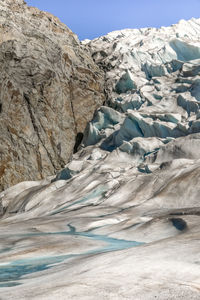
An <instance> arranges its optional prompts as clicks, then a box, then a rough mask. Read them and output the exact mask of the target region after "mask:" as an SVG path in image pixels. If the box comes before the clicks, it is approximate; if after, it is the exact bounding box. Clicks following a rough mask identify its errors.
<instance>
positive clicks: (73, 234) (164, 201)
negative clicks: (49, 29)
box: [0, 19, 200, 300]
mask: <svg viewBox="0 0 200 300" xmlns="http://www.w3.org/2000/svg"><path fill="white" fill-rule="evenodd" d="M199 34H200V19H191V20H189V21H184V20H181V21H180V22H179V23H178V24H176V25H173V26H171V27H168V28H165V27H162V28H160V29H156V28H143V29H133V30H132V29H127V30H121V31H116V32H112V33H109V34H108V35H106V36H104V37H100V38H97V39H95V40H93V41H89V40H87V41H84V42H83V46H84V47H87V49H88V51H90V52H91V54H92V56H93V59H94V60H95V61H96V63H97V64H99V65H100V67H101V68H102V69H104V71H105V92H106V98H107V101H106V103H105V105H104V106H102V107H100V108H99V109H98V110H97V111H96V112H95V114H94V117H93V119H92V120H91V122H89V124H88V126H87V128H86V131H85V133H84V137H83V140H82V142H81V144H80V145H79V146H77V150H78V151H77V152H76V151H75V152H76V153H74V154H73V157H72V160H71V161H70V162H69V163H68V164H67V165H66V166H65V168H64V169H63V170H61V172H59V173H58V174H57V176H51V177H50V178H47V179H46V180H43V181H41V182H26V183H21V184H18V185H17V186H15V187H11V188H9V189H7V190H5V191H4V192H2V193H1V194H0V205H1V206H0V212H1V219H0V238H1V243H0V272H1V271H2V274H3V275H2V277H1V276H0V281H1V282H0V288H2V287H3V286H4V288H2V289H1V291H2V295H3V297H4V296H5V297H4V298H5V299H12V298H11V297H12V296H13V295H14V297H16V298H17V299H23V298H21V297H24V299H37V298H38V299H48V300H49V299H55V298H59V297H60V298H61V299H65V298H66V299H72V298H76V299H89V298H90V299H93V298H94V295H95V297H96V298H97V299H111V298H112V299H118V298H120V299H154V298H155V297H157V298H159V299H162V300H164V299H174V298H177V299H199V286H200V280H199V278H200V271H199V247H200V242H199V241H200V238H199V237H200V230H199V228H200V219H199V215H200V206H199V194H200V155H199V154H200V150H199V149H200V111H199V107H200V106H199V103H200V96H199V95H200V88H199V86H200V85H199V82H200V68H199V65H200V38H199V36H200V35H199ZM136 246H137V247H136ZM117 250H118V251H117ZM119 250H120V251H119ZM10 268H13V269H14V270H15V274H14V275H16V276H14V277H12V276H11V277H10V278H7V277H5V278H6V279H5V280H4V281H3V279H2V278H3V277H4V275H5V274H8V273H9V272H10ZM18 274H19V276H18ZM69 274H70V276H69ZM97 274H98V276H97ZM21 275H23V276H21ZM27 275H28V276H27ZM18 284H19V285H18ZM9 286H12V290H11V289H10V288H9ZM144 286H145V289H144ZM22 295H23V296H22ZM35 295H36V296H35Z"/></svg>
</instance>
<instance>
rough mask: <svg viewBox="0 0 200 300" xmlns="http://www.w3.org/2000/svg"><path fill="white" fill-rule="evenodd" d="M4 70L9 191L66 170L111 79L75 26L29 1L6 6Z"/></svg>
mask: <svg viewBox="0 0 200 300" xmlns="http://www.w3.org/2000/svg"><path fill="white" fill-rule="evenodd" d="M0 68H1V73H0V93H1V95H0V132H1V133H0V190H2V189H4V188H6V187H9V186H11V185H14V184H16V183H18V182H20V181H24V180H33V179H34V180H36V179H41V178H43V177H45V176H47V175H52V174H55V173H56V172H57V171H58V170H59V169H61V168H62V167H64V165H65V164H66V163H67V161H68V160H69V158H70V156H71V155H72V153H73V147H74V144H75V140H76V136H77V134H78V133H82V132H83V131H84V129H85V126H86V124H87V122H88V121H89V120H91V118H92V116H93V113H94V111H95V109H96V108H97V107H98V106H99V105H101V104H102V102H103V100H104V94H103V88H104V86H103V84H104V83H103V77H104V75H103V73H102V72H101V71H100V70H99V68H98V67H97V66H96V65H95V64H94V62H93V60H92V58H91V56H90V54H89V52H88V51H86V50H85V49H84V47H83V46H81V45H80V43H79V40H78V38H77V36H76V35H75V34H74V33H72V31H71V30H70V29H69V28H67V27H66V26H65V25H64V24H62V23H61V22H60V21H59V20H58V19H57V18H56V17H54V16H53V15H51V14H49V13H46V12H42V11H40V10H38V9H36V8H33V7H27V5H26V4H25V2H24V1H22V0H2V1H1V3H0Z"/></svg>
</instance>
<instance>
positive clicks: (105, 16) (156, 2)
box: [25, 0, 200, 40]
mask: <svg viewBox="0 0 200 300" xmlns="http://www.w3.org/2000/svg"><path fill="white" fill-rule="evenodd" d="M25 1H26V2H27V4H28V5H31V6H36V7H38V8H40V9H42V10H45V11H49V12H51V13H52V14H54V15H56V16H57V17H59V18H60V20H61V21H62V22H63V23H65V24H66V25H67V26H68V27H69V28H70V29H71V30H72V31H73V32H75V33H76V34H77V35H78V36H79V38H80V39H81V40H82V39H85V38H89V39H93V38H95V37H98V36H101V35H104V34H106V33H108V32H110V31H113V30H119V29H125V28H141V27H160V26H168V25H171V24H174V23H177V22H178V21H179V20H180V19H186V20H187V19H190V18H192V17H196V18H198V17H200V0H25Z"/></svg>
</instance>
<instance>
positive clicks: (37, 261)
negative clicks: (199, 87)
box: [0, 224, 144, 288]
mask: <svg viewBox="0 0 200 300" xmlns="http://www.w3.org/2000/svg"><path fill="white" fill-rule="evenodd" d="M68 227H69V231H64V232H47V233H37V232H36V233H35V232H34V233H29V234H19V235H17V236H19V237H30V236H49V235H72V236H82V237H87V238H90V239H93V240H96V241H103V242H105V243H106V245H105V246H104V247H102V248H99V249H96V250H90V251H87V252H83V253H79V254H68V255H59V256H47V257H37V258H27V259H22V260H16V261H13V262H10V263H6V264H0V287H1V288H3V287H13V286H16V285H20V284H22V282H21V281H20V280H22V279H25V278H24V277H23V276H25V275H28V274H31V273H35V272H40V271H44V270H47V269H50V268H52V267H53V266H54V265H55V264H58V263H61V262H63V261H64V260H67V259H70V258H76V257H83V256H88V255H95V254H100V253H105V252H111V251H117V250H123V249H128V248H131V247H136V246H139V245H142V244H144V243H140V242H135V241H126V240H121V239H115V238H111V237H108V236H106V235H97V234H94V233H92V231H88V232H77V231H76V228H75V227H74V226H72V225H70V224H68Z"/></svg>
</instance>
